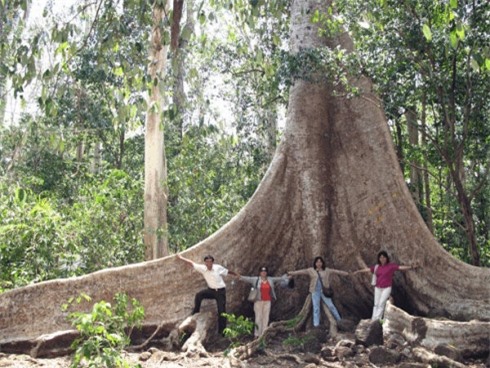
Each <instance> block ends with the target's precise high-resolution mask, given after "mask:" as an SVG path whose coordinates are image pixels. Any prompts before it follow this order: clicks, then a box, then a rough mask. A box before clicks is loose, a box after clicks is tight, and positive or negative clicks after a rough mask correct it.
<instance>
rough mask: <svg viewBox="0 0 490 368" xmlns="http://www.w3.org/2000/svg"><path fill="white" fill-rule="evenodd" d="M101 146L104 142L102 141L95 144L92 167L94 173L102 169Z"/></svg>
mask: <svg viewBox="0 0 490 368" xmlns="http://www.w3.org/2000/svg"><path fill="white" fill-rule="evenodd" d="M101 146H102V144H101V143H100V142H96V143H95V145H94V157H93V160H92V167H91V170H90V171H91V172H92V173H93V174H97V173H98V172H99V170H100V160H101V156H100V151H101Z"/></svg>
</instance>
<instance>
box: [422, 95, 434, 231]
mask: <svg viewBox="0 0 490 368" xmlns="http://www.w3.org/2000/svg"><path fill="white" fill-rule="evenodd" d="M426 109H427V104H426V98H425V93H424V95H423V97H422V145H423V147H424V148H425V147H427V144H428V140H427V131H426V129H427V125H426V123H425V122H426V117H427V110H426ZM423 152H424V193H425V208H426V214H425V223H426V224H427V227H428V228H429V230H430V232H431V233H432V234H434V223H433V217H432V201H431V198H430V196H431V190H430V178H429V166H428V164H427V163H428V162H429V157H428V155H427V150H426V149H424V150H423Z"/></svg>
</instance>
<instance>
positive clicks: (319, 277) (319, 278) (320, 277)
mask: <svg viewBox="0 0 490 368" xmlns="http://www.w3.org/2000/svg"><path fill="white" fill-rule="evenodd" d="M315 271H316V273H317V274H318V280H320V284H321V285H322V289H323V288H324V287H325V286H323V280H322V276H321V275H320V272H318V270H315Z"/></svg>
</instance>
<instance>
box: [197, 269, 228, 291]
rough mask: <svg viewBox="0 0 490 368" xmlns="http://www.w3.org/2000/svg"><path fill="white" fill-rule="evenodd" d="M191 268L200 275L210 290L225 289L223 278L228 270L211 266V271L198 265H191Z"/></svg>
mask: <svg viewBox="0 0 490 368" xmlns="http://www.w3.org/2000/svg"><path fill="white" fill-rule="evenodd" d="M192 266H193V267H194V269H195V270H196V271H197V272H200V273H202V275H203V276H204V279H205V280H206V283H207V284H208V287H209V288H210V289H221V288H224V287H226V284H225V281H224V280H223V276H226V275H228V270H227V269H226V268H224V267H223V266H220V265H217V264H213V268H212V269H211V270H208V268H207V267H206V265H203V264H199V263H192Z"/></svg>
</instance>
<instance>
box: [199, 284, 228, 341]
mask: <svg viewBox="0 0 490 368" xmlns="http://www.w3.org/2000/svg"><path fill="white" fill-rule="evenodd" d="M203 299H214V300H216V304H217V305H218V332H219V333H220V334H222V333H223V330H224V329H225V327H226V318H225V317H223V316H222V315H221V314H222V313H226V289H225V288H221V289H217V290H216V289H210V288H207V289H204V290H201V291H200V292H198V293H197V294H196V297H195V298H194V310H193V311H192V314H194V313H199V310H200V309H201V302H202V301H203Z"/></svg>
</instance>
